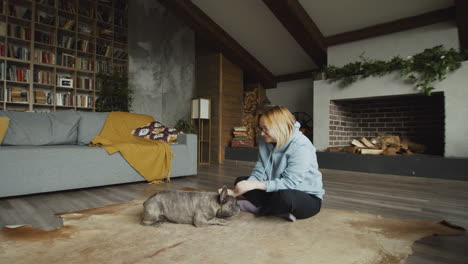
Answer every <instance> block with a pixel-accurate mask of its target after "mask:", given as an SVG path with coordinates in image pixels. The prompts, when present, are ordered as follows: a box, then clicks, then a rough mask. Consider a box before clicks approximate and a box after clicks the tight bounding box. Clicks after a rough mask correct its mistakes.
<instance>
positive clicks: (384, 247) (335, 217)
mask: <svg viewBox="0 0 468 264" xmlns="http://www.w3.org/2000/svg"><path fill="white" fill-rule="evenodd" d="M142 202H143V201H132V202H128V203H122V204H115V205H110V206H105V207H101V208H95V209H89V210H83V211H76V212H69V213H63V214H59V215H60V217H62V218H63V221H64V226H63V227H61V228H58V229H55V230H51V231H44V230H40V229H32V228H31V227H30V226H19V227H10V228H7V227H4V228H3V231H2V232H1V233H0V259H2V263H112V264H115V263H206V264H210V263H213V264H219V263H236V264H237V263H281V264H284V263H312V262H313V263H322V264H328V263H337V264H344V263H361V264H372V263H386V264H398V263H403V262H404V260H405V259H406V258H407V257H408V255H409V254H411V252H412V250H411V246H412V244H413V243H414V241H416V240H418V239H420V238H423V237H425V236H430V235H433V234H438V235H461V234H463V233H464V229H463V228H460V227H456V226H451V225H450V224H448V223H445V222H440V223H438V222H431V221H417V220H396V219H386V218H382V217H380V216H376V215H370V214H363V213H359V212H356V211H343V210H331V209H325V210H322V212H320V213H319V214H318V215H317V216H315V217H313V218H310V219H306V220H298V221H296V222H294V223H292V222H289V221H286V220H283V219H280V218H276V217H255V216H254V215H252V214H250V213H245V212H241V214H240V215H238V216H236V217H233V218H232V219H230V221H231V223H230V225H229V226H208V227H200V228H196V227H194V226H191V225H183V224H173V223H164V224H163V225H162V226H161V227H159V228H156V227H146V226H142V225H140V224H139V222H140V214H141V212H142ZM311 261H312V262H311Z"/></svg>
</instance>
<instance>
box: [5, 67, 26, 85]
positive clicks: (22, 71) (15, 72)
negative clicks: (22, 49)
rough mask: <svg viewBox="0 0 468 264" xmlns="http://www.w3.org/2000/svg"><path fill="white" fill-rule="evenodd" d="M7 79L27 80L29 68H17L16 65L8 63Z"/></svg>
mask: <svg viewBox="0 0 468 264" xmlns="http://www.w3.org/2000/svg"><path fill="white" fill-rule="evenodd" d="M6 77H7V80H8V81H15V82H29V70H28V69H26V68H18V67H16V65H14V64H13V65H8V69H7V76H6Z"/></svg>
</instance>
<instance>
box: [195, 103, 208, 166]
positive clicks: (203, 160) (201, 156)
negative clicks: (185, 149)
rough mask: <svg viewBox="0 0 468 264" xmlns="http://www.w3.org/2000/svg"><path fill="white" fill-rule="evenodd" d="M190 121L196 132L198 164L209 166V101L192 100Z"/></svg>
mask: <svg viewBox="0 0 468 264" xmlns="http://www.w3.org/2000/svg"><path fill="white" fill-rule="evenodd" d="M192 121H194V123H195V126H196V127H197V130H198V164H210V160H211V100H210V99H209V98H195V99H192Z"/></svg>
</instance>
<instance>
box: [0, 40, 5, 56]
mask: <svg viewBox="0 0 468 264" xmlns="http://www.w3.org/2000/svg"><path fill="white" fill-rule="evenodd" d="M0 55H1V56H4V57H5V44H3V43H0Z"/></svg>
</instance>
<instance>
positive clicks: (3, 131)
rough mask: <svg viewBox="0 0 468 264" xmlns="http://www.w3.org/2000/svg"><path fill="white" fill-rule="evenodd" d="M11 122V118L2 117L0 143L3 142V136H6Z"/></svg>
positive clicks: (0, 119) (0, 120) (0, 118)
mask: <svg viewBox="0 0 468 264" xmlns="http://www.w3.org/2000/svg"><path fill="white" fill-rule="evenodd" d="M9 123H10V118H8V117H0V144H2V142H3V138H5V135H6V132H7V130H8V124H9Z"/></svg>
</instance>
